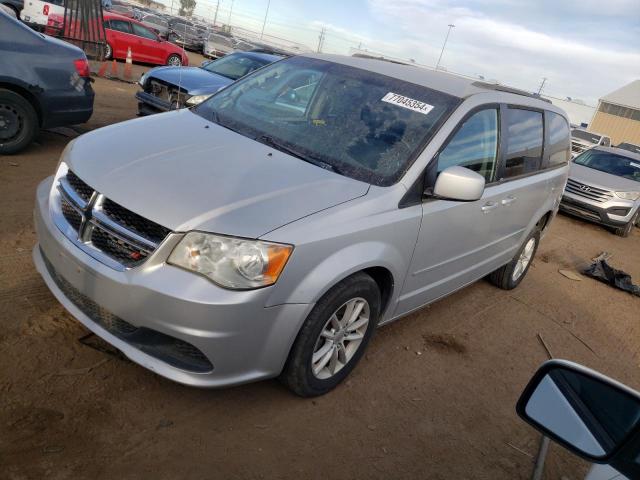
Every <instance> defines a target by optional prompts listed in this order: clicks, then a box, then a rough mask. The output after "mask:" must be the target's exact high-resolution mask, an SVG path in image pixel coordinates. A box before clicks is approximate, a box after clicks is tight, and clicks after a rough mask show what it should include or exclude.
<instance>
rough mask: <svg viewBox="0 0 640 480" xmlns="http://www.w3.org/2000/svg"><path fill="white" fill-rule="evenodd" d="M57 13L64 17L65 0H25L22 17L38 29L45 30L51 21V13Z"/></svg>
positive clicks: (25, 21)
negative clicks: (45, 0) (44, 0)
mask: <svg viewBox="0 0 640 480" xmlns="http://www.w3.org/2000/svg"><path fill="white" fill-rule="evenodd" d="M51 14H56V15H60V16H61V17H64V0H50V1H47V2H43V1H42V0H25V2H24V8H23V9H22V12H20V18H21V19H22V21H23V22H24V23H26V24H28V25H29V26H30V27H32V28H34V29H36V30H44V28H45V27H46V26H47V22H48V21H49V15H51Z"/></svg>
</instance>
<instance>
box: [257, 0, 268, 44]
mask: <svg viewBox="0 0 640 480" xmlns="http://www.w3.org/2000/svg"><path fill="white" fill-rule="evenodd" d="M270 5H271V0H268V2H267V11H266V12H264V22H262V32H260V40H262V37H263V36H264V27H265V26H266V25H267V15H269V6H270Z"/></svg>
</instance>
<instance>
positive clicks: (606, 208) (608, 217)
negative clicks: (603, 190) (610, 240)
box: [560, 191, 638, 227]
mask: <svg viewBox="0 0 640 480" xmlns="http://www.w3.org/2000/svg"><path fill="white" fill-rule="evenodd" d="M637 209H638V207H637V205H635V204H634V202H632V201H630V200H622V199H615V200H609V201H607V202H595V201H593V200H589V199H586V198H584V197H580V196H578V195H574V194H572V193H569V192H566V191H565V192H564V194H563V195H562V201H561V202H560V210H562V211H563V212H566V213H569V214H571V215H575V216H577V217H580V218H584V219H586V220H590V221H592V222H595V223H599V224H601V225H606V226H610V227H620V226H623V225H626V224H627V223H629V222H630V221H631V219H632V218H633V215H634V214H635V213H636V211H637Z"/></svg>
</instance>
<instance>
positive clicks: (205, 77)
mask: <svg viewBox="0 0 640 480" xmlns="http://www.w3.org/2000/svg"><path fill="white" fill-rule="evenodd" d="M281 58H282V57H279V56H276V55H267V54H264V53H253V52H243V53H234V54H231V55H227V56H226V57H224V58H221V59H219V60H215V61H213V62H211V61H209V62H203V63H202V65H201V66H200V67H189V68H184V67H183V68H174V67H158V68H154V69H153V70H150V71H149V72H147V73H146V74H145V75H144V76H143V77H142V78H141V79H140V87H141V88H142V91H139V92H137V93H136V98H137V99H138V113H139V114H140V115H149V114H152V113H158V112H166V111H167V110H175V109H177V108H182V107H185V106H186V107H192V106H194V105H197V104H198V103H200V102H202V101H204V100H206V99H207V98H209V97H210V96H211V95H212V94H214V93H215V92H217V91H218V90H220V89H221V88H223V87H226V86H227V85H229V84H230V83H232V82H234V81H236V80H238V79H239V78H241V77H244V76H245V75H247V74H249V73H251V72H253V71H254V70H257V69H258V68H262V67H264V66H265V65H268V64H269V63H272V62H275V61H276V60H280V59H281Z"/></svg>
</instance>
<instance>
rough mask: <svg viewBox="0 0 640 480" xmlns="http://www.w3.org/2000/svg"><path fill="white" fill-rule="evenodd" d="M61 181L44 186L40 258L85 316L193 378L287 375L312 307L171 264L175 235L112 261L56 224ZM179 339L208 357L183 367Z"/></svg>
mask: <svg viewBox="0 0 640 480" xmlns="http://www.w3.org/2000/svg"><path fill="white" fill-rule="evenodd" d="M51 184H52V179H51V178H49V179H47V180H45V181H44V182H42V183H41V184H40V186H39V187H38V190H37V198H36V209H35V212H34V217H35V218H34V220H35V226H36V232H37V236H38V244H37V245H36V246H35V247H34V250H33V260H34V263H35V265H36V268H37V270H38V272H39V273H40V274H41V275H42V278H43V279H44V281H45V283H46V284H47V286H48V287H49V289H50V290H51V292H52V293H53V294H54V295H55V297H56V298H57V299H58V301H60V303H61V304H62V305H63V306H64V307H65V308H66V309H67V311H69V313H71V315H73V316H74V317H75V318H76V319H77V320H79V321H80V322H81V323H82V324H84V325H85V326H86V327H87V328H88V329H90V330H91V331H92V332H94V333H95V334H96V335H98V336H100V337H101V338H103V339H104V340H106V341H107V342H109V343H110V344H112V345H113V346H114V347H116V348H117V349H119V350H121V351H122V352H123V353H124V354H125V355H126V356H127V357H129V358H130V359H131V360H132V361H134V362H135V363H138V364H140V365H142V366H143V367H145V368H148V369H149V370H152V371H153V372H155V373H157V374H159V375H162V376H164V377H166V378H169V379H171V380H174V381H176V382H180V383H184V384H187V385H192V386H199V387H222V386H229V385H236V384H240V383H246V382H250V381H254V380H259V379H263V378H269V377H274V376H277V375H278V374H279V373H280V371H281V370H282V367H283V366H284V362H285V361H286V358H287V356H288V353H289V349H290V348H291V345H292V344H293V341H294V340H295V337H296V335H297V332H298V329H299V327H300V325H301V324H302V321H303V320H304V318H306V315H307V314H308V312H309V310H310V308H311V307H312V305H308V304H285V305H277V306H274V307H268V308H265V307H264V305H266V304H267V299H268V297H269V295H270V289H269V288H263V289H259V290H251V291H231V290H225V289H222V288H220V287H217V286H216V285H214V284H212V283H211V282H209V281H208V280H206V279H205V278H203V277H200V276H198V275H194V274H192V273H189V272H186V271H183V270H181V269H179V268H175V267H172V266H170V265H167V264H166V263H165V262H164V258H166V255H167V254H168V250H169V249H170V248H172V247H173V245H174V244H175V242H174V241H173V240H172V239H171V236H170V237H169V238H168V239H167V240H166V241H165V242H164V243H163V244H162V245H161V246H160V247H159V248H158V249H157V250H156V251H155V252H154V254H153V255H152V256H151V257H150V258H149V259H148V260H147V261H146V262H145V263H144V264H143V265H141V266H140V267H137V268H133V269H129V270H125V271H116V270H114V269H112V268H110V267H107V266H106V265H104V264H102V263H100V262H99V261H97V260H95V259H94V258H92V257H90V256H89V255H87V254H86V253H84V252H83V251H82V250H80V249H79V248H78V247H77V246H75V245H74V244H73V243H72V242H71V241H69V240H68V239H67V238H66V237H65V236H64V235H63V234H62V233H61V232H60V231H59V229H58V227H57V226H56V225H55V224H54V223H53V221H52V219H51V216H50V214H49V192H50V189H51ZM174 236H175V235H174ZM163 247H164V248H163ZM87 305H89V307H87ZM105 318H106V319H107V320H106V321H105ZM119 320H121V321H122V322H124V323H119ZM113 325H116V326H115V327H114V326H113ZM131 329H135V331H133V332H131V331H130V330H131ZM173 340H177V342H173ZM172 342H173V343H172ZM176 343H177V344H179V345H181V346H182V347H183V350H185V349H186V350H188V349H189V346H191V347H193V349H194V350H193V352H195V351H197V352H200V353H201V354H202V355H203V356H204V357H206V360H208V363H206V362H204V363H203V362H200V363H199V364H198V365H199V367H198V368H193V365H192V364H190V363H189V361H187V362H186V363H184V364H182V365H181V364H179V363H176V362H175V361H173V360H171V355H169V357H167V356H166V355H165V356H163V353H164V354H166V353H167V351H168V350H167V349H170V348H172V346H173V345H174V344H176ZM185 345H187V347H185ZM193 352H191V353H193ZM169 353H170V354H172V353H171V352H169ZM183 353H184V352H183ZM188 353H190V352H188V351H187V354H188ZM174 357H175V355H174ZM168 358H169V361H167V359H168ZM187 360H188V359H187ZM200 360H202V359H200ZM203 365H204V366H206V365H210V367H209V368H203Z"/></svg>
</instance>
